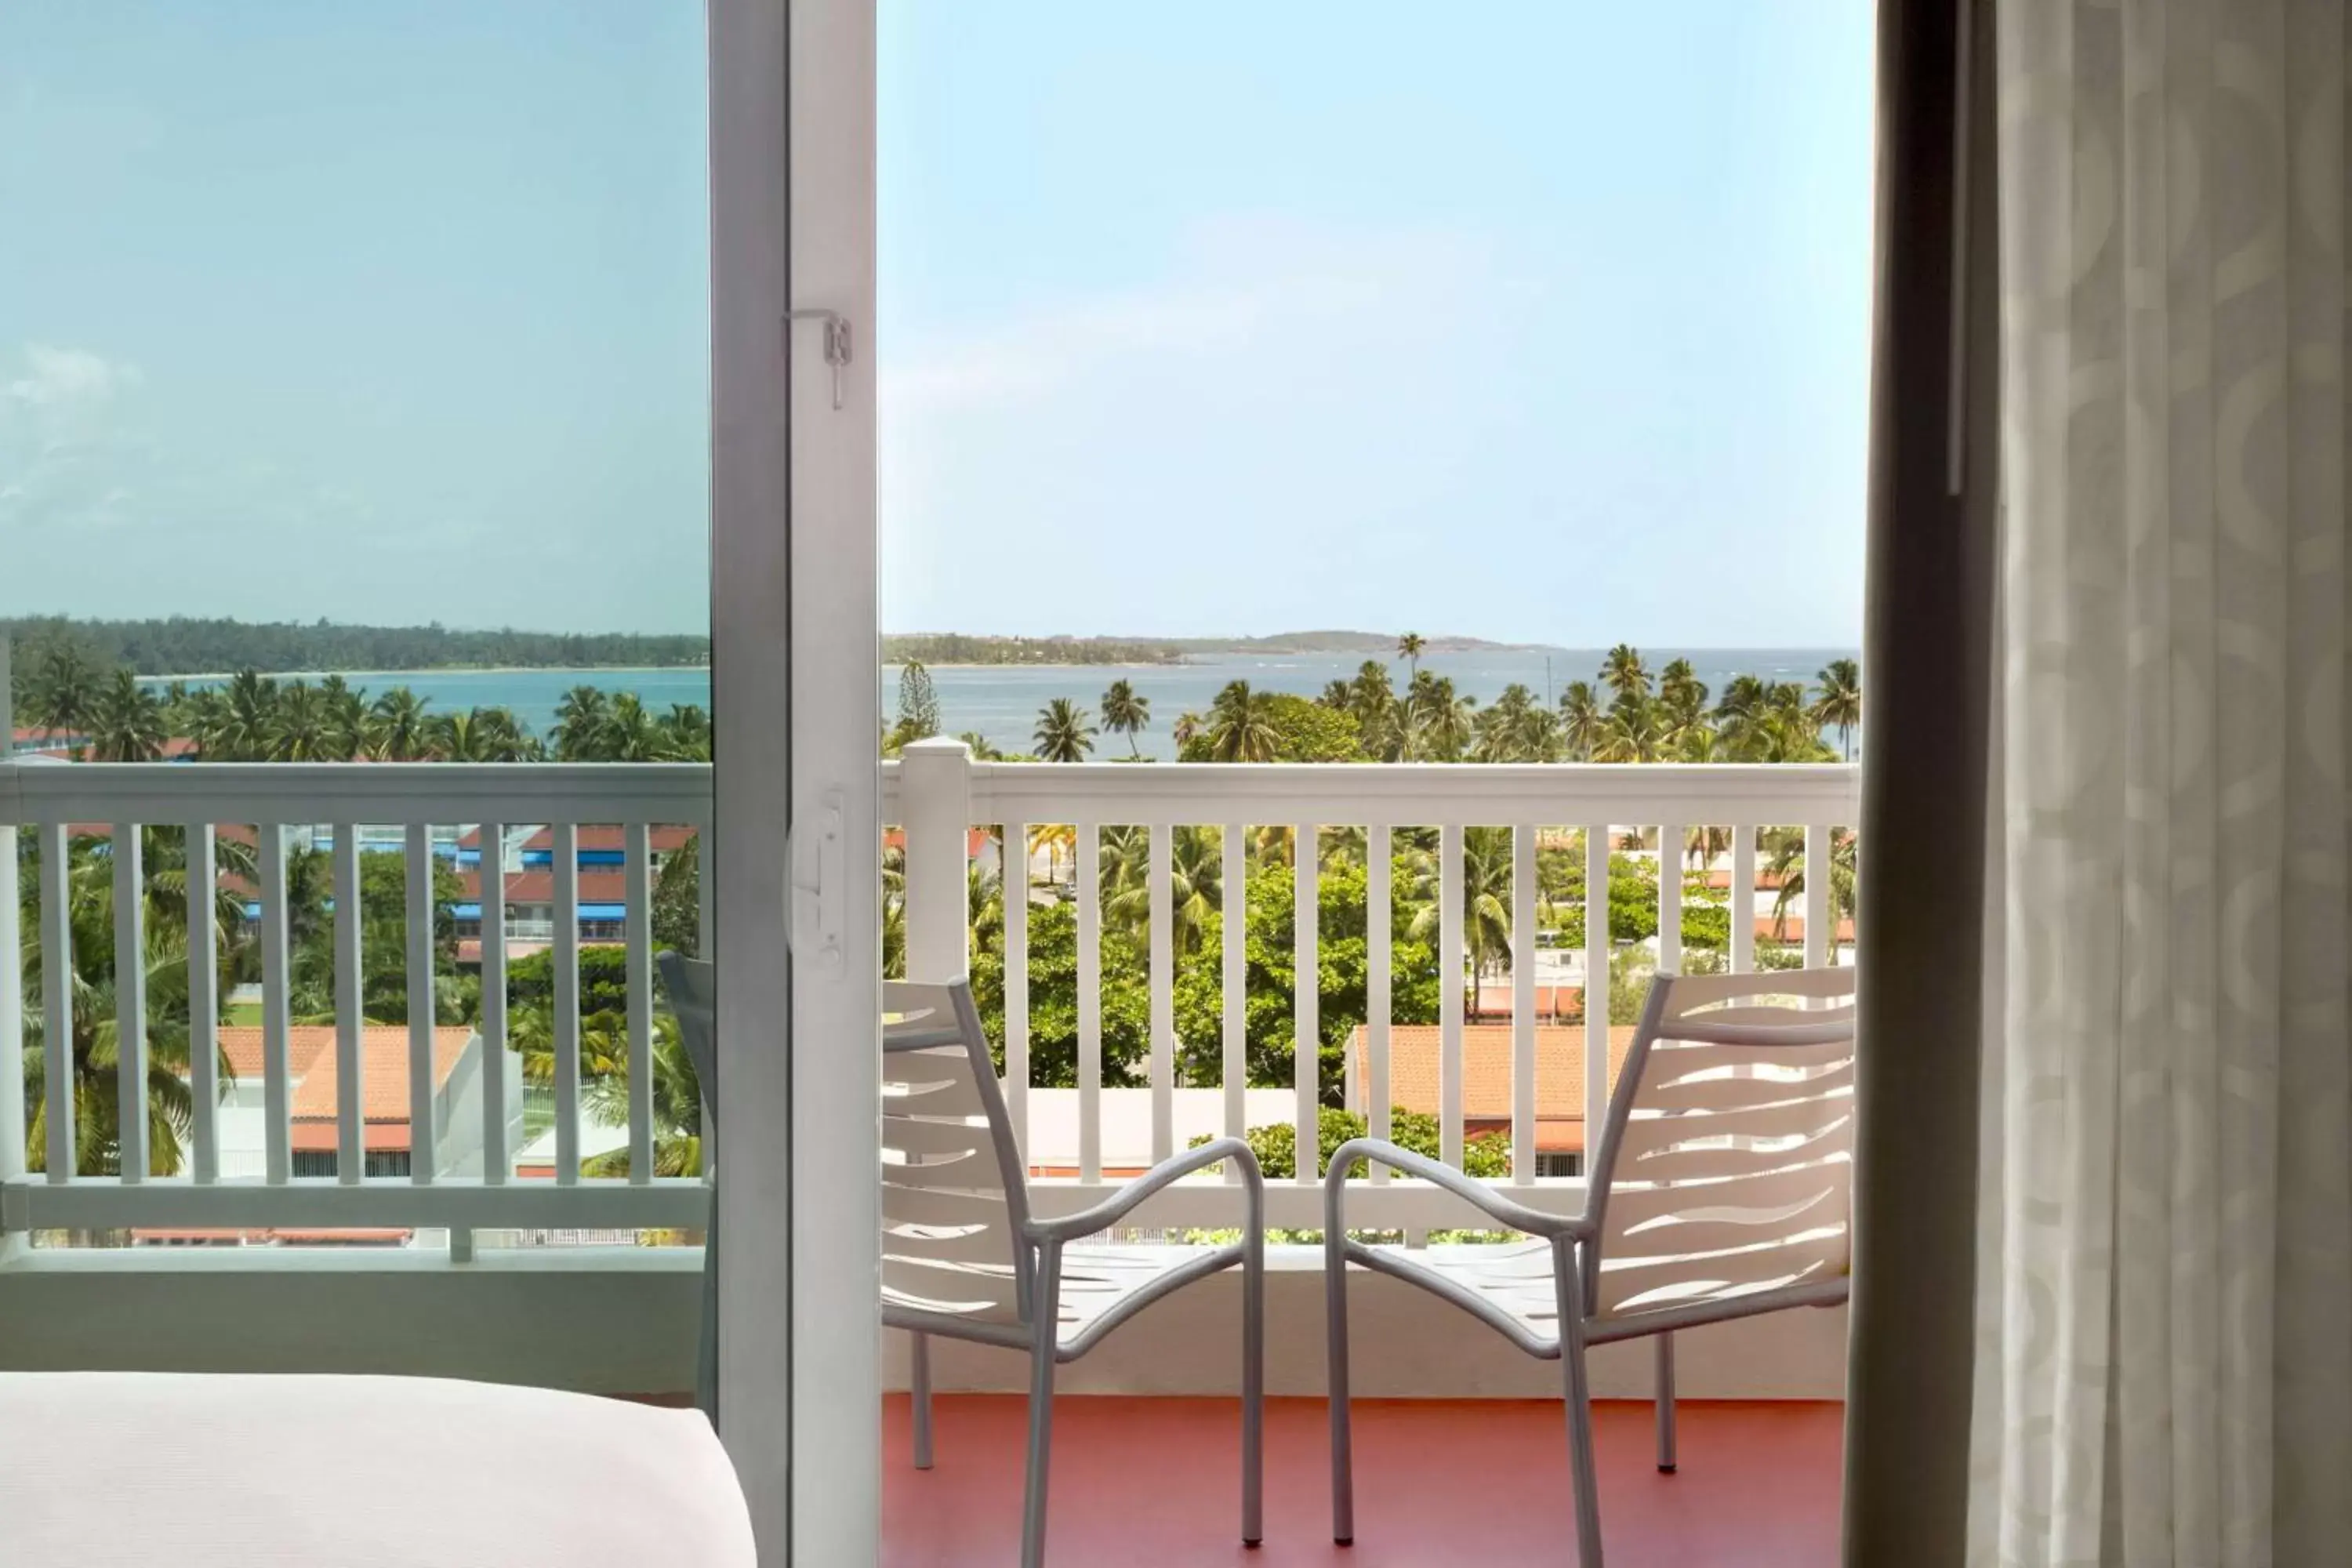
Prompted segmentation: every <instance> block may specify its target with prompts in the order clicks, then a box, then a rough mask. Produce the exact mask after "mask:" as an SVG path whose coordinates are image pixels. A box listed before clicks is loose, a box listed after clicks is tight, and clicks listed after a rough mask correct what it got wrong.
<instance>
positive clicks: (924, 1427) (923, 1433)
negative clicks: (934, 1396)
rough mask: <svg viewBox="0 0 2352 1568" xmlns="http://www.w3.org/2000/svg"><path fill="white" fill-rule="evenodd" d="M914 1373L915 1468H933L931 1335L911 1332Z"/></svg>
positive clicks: (909, 1382)
mask: <svg viewBox="0 0 2352 1568" xmlns="http://www.w3.org/2000/svg"><path fill="white" fill-rule="evenodd" d="M908 1340H909V1341H910V1342H911V1343H912V1354H911V1362H912V1368H913V1371H912V1374H911V1375H910V1376H909V1378H908V1384H909V1387H910V1390H911V1392H912V1393H913V1394H914V1405H915V1468H917V1469H919V1470H928V1469H929V1468H931V1336H930V1335H929V1334H909V1335H908Z"/></svg>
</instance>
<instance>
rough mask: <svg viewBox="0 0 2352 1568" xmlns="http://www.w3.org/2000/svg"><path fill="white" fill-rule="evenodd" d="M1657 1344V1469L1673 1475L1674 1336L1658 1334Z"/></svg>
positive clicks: (1662, 1472)
mask: <svg viewBox="0 0 2352 1568" xmlns="http://www.w3.org/2000/svg"><path fill="white" fill-rule="evenodd" d="M1657 1343H1658V1469H1659V1472H1660V1473H1661V1474H1664V1475H1669V1476H1671V1475H1673V1474H1674V1473H1675V1336H1674V1334H1673V1333H1672V1331H1668V1332H1666V1333H1663V1334H1660V1335H1659V1336H1658V1340H1657Z"/></svg>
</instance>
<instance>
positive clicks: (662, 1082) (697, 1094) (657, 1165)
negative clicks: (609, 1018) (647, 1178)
mask: <svg viewBox="0 0 2352 1568" xmlns="http://www.w3.org/2000/svg"><path fill="white" fill-rule="evenodd" d="M542 1059H543V1060H544V1063H545V1067H544V1068H543V1069H542V1068H541V1067H540V1066H539V1064H540V1063H541V1061H542ZM580 1059H581V1070H582V1073H583V1082H582V1085H581V1089H582V1093H581V1097H580V1099H581V1105H582V1107H583V1109H584V1110H586V1111H587V1113H588V1115H589V1117H590V1119H591V1120H593V1121H595V1122H597V1123H598V1124H599V1125H602V1126H605V1127H626V1126H627V1125H628V1124H629V1040H628V1033H627V1030H626V1028H625V1026H624V1027H619V1028H615V1027H613V1026H610V1025H605V1026H594V1025H592V1026H589V1027H587V1028H584V1029H583V1030H582V1031H581V1032H580ZM652 1061H653V1075H654V1080H653V1110H654V1174H655V1175H656V1176H698V1175H700V1174H702V1085H701V1082H700V1080H699V1079H697V1078H696V1077H695V1073H694V1058H691V1057H689V1056H688V1055H687V1052H686V1042H685V1041H684V1039H683V1038H681V1037H680V1036H679V1034H678V1029H677V1018H675V1017H673V1016H671V1015H669V1014H667V1013H657V1014H656V1015H655V1016H654V1037H653V1053H652ZM591 1062H593V1063H594V1064H595V1066H596V1068H597V1071H596V1072H595V1074H594V1076H593V1077H586V1076H584V1075H586V1074H587V1071H588V1066H589V1064H590V1063H591ZM541 1070H544V1072H545V1074H546V1076H545V1077H541V1076H539V1074H540V1072H541ZM523 1073H524V1076H525V1077H526V1078H527V1079H530V1081H532V1082H534V1083H552V1082H554V1081H555V1079H554V1056H553V1053H552V1052H550V1053H549V1054H548V1055H547V1056H546V1057H545V1058H541V1057H539V1056H538V1055H537V1054H536V1053H534V1054H532V1055H530V1056H526V1057H525V1058H523ZM580 1173H581V1174H583V1175H584V1176H591V1177H602V1176H626V1175H627V1174H628V1173H629V1152H628V1150H627V1149H625V1148H621V1149H614V1150H612V1151H610V1152H606V1153H603V1154H595V1155H591V1156H590V1157H589V1158H588V1159H585V1160H583V1161H582V1162H581V1163H580Z"/></svg>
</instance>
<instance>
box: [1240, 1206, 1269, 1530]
mask: <svg viewBox="0 0 2352 1568" xmlns="http://www.w3.org/2000/svg"><path fill="white" fill-rule="evenodd" d="M1244 1245H1245V1250H1244V1252H1243V1254H1242V1544H1243V1545H1244V1546H1255V1545H1256V1544H1257V1543H1258V1542H1261V1541H1263V1540H1265V1227H1264V1226H1252V1227H1251V1231H1250V1236H1249V1238H1248V1240H1247V1242H1246V1243H1245V1244H1244Z"/></svg>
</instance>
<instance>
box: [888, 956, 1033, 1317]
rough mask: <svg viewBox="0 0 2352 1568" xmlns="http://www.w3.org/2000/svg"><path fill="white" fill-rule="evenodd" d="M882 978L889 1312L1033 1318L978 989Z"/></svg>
mask: <svg viewBox="0 0 2352 1568" xmlns="http://www.w3.org/2000/svg"><path fill="white" fill-rule="evenodd" d="M882 989H883V998H882V1007H883V1015H884V1024H883V1030H882V1052H883V1055H882V1302H883V1308H884V1311H885V1314H886V1316H887V1317H890V1318H892V1319H894V1320H897V1321H903V1322H908V1323H912V1324H915V1325H916V1326H920V1322H919V1321H920V1320H922V1319H926V1318H928V1319H931V1320H949V1321H956V1322H965V1323H995V1324H1014V1323H1024V1322H1027V1321H1029V1290H1030V1269H1031V1258H1030V1249H1029V1248H1028V1247H1026V1246H1025V1245H1024V1243H1023V1241H1022V1237H1023V1235H1024V1226H1026V1224H1027V1222H1028V1218H1029V1211H1028V1188H1027V1185H1026V1183H1025V1181H1024V1173H1023V1170H1022V1166H1021V1157H1020V1154H1019V1152H1017V1150H1016V1149H1015V1147H1014V1144H1013V1131H1012V1127H1013V1124H1012V1120H1011V1118H1010V1117H1009V1116H1008V1115H1007V1114H1006V1112H1005V1108H1004V1096H1003V1090H1002V1089H1000V1088H999V1086H998V1084H997V1081H996V1072H995V1068H994V1067H993V1065H992V1063H991V1061H990V1059H989V1054H988V1037H987V1036H986V1035H985V1034H984V1033H983V1032H982V1029H981V1025H980V1015H979V1014H978V1012H977V1011H975V1010H974V1008H973V1006H972V1002H971V990H970V988H969V987H967V986H966V985H964V984H962V983H961V982H958V983H956V984H948V985H918V984H907V983H903V982H892V983H890V984H886V985H885V986H884V987H883V988H882Z"/></svg>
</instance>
